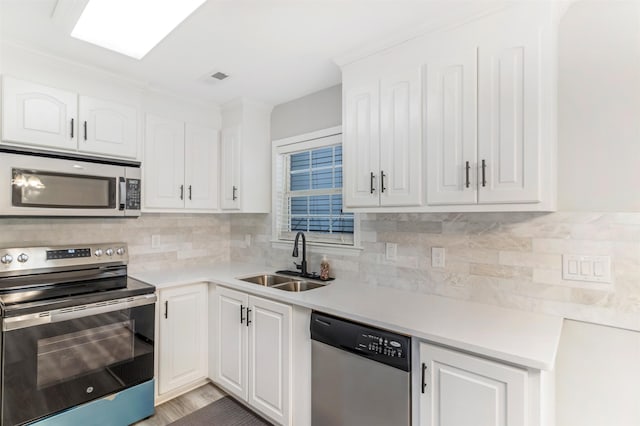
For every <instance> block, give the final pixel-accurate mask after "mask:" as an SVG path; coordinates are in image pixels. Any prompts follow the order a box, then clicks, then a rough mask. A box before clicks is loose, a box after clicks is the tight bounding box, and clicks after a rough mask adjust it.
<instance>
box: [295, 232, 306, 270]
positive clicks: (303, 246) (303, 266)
mask: <svg viewBox="0 0 640 426" xmlns="http://www.w3.org/2000/svg"><path fill="white" fill-rule="evenodd" d="M301 236H302V262H301V263H300V264H299V265H298V264H297V263H295V262H293V264H294V265H296V268H298V269H300V276H303V277H306V276H307V275H308V272H307V239H306V238H305V236H304V232H302V231H300V232H298V233H297V234H296V239H295V241H294V242H293V253H292V254H291V256H293V257H298V239H299V238H300V237H301Z"/></svg>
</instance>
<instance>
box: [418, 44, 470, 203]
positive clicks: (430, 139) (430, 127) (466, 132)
mask: <svg viewBox="0 0 640 426" xmlns="http://www.w3.org/2000/svg"><path fill="white" fill-rule="evenodd" d="M476 62H477V49H476V47H475V46H469V47H457V46H450V49H447V50H445V51H442V53H436V54H434V55H432V57H431V58H429V60H428V63H427V64H426V65H425V70H426V82H427V87H426V90H425V97H426V99H425V101H426V102H425V103H426V108H427V125H426V134H427V138H426V139H427V140H426V146H427V203H428V204H431V205H438V204H475V203H476V202H477V196H478V191H477V182H476V173H475V170H476V158H477V152H476V146H477V130H476V114H477V95H476V93H477V64H476Z"/></svg>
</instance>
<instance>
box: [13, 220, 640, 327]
mask: <svg viewBox="0 0 640 426" xmlns="http://www.w3.org/2000/svg"><path fill="white" fill-rule="evenodd" d="M360 217H361V246H362V250H361V251H360V252H359V253H357V254H355V255H341V256H337V255H333V254H330V255H329V256H328V258H329V261H330V264H331V268H332V274H333V275H335V276H338V277H340V278H344V279H347V280H349V279H353V280H356V279H357V280H358V281H364V282H366V283H367V284H368V285H369V286H371V288H372V289H375V288H376V287H394V288H399V289H403V290H407V291H413V292H420V293H429V294H437V295H441V296H445V297H452V298H457V299H465V300H473V301H478V302H482V303H489V304H494V305H500V306H505V307H511V308H517V309H523V310H528V311H536V312H543V313H550V314H556V315H562V316H565V317H567V318H572V319H577V320H583V321H590V322H595V323H601V324H607V325H613V326H617V327H623V328H630V329H634V330H640V213H570V212H557V213H550V214H544V213H464V214H459V213H449V214H439V213H431V214H428V213H425V214H362V215H360ZM247 235H249V236H250V237H249V239H248V240H247V238H246V236H247ZM152 236H157V237H156V240H157V241H156V242H157V243H158V246H157V247H152V244H151V240H152ZM105 241H114V242H115V241H125V242H127V243H128V245H129V254H130V264H129V268H130V271H131V272H139V271H147V270H153V269H164V268H179V267H185V266H187V267H188V266H192V265H197V264H201V263H203V262H206V263H210V262H223V261H228V260H234V261H249V262H252V263H258V264H264V265H265V266H266V267H268V269H282V268H287V269H292V268H293V264H292V263H291V262H293V260H294V259H293V258H292V257H291V249H290V248H273V247H272V245H271V216H270V215H265V214H235V215H227V214H221V215H192V214H143V215H142V216H141V217H140V218H138V219H99V218H95V219H94V218H86V219H81V218H74V219H62V218H48V219H38V218H11V219H0V247H9V246H21V245H25V246H28V245H38V244H73V243H87V242H105ZM385 243H396V244H397V257H396V259H395V260H386V257H385ZM432 247H443V248H444V249H445V252H446V254H445V267H444V268H434V267H432V266H431V248H432ZM322 254H323V252H322V251H321V250H319V249H316V248H310V249H309V269H310V270H313V271H319V268H320V260H321V258H322ZM563 254H576V255H591V256H593V255H595V256H609V257H610V258H611V272H612V281H613V282H612V283H611V284H602V283H589V282H578V281H567V280H563V279H562V255H563Z"/></svg>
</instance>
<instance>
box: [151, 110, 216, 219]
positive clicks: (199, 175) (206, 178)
mask: <svg viewBox="0 0 640 426" xmlns="http://www.w3.org/2000/svg"><path fill="white" fill-rule="evenodd" d="M219 152H220V144H219V140H218V131H217V130H216V129H211V128H206V127H202V126H198V125H194V124H191V123H186V124H185V123H183V122H181V121H176V120H171V119H166V118H161V117H157V116H154V115H151V114H147V116H146V124H145V157H144V164H143V166H144V175H145V178H144V180H143V182H144V185H145V187H144V191H143V193H144V200H145V205H144V206H145V209H149V210H150V211H154V210H160V211H167V210H181V211H196V212H197V211H214V210H216V209H217V208H218V185H219V176H218V170H219V169H218V164H219V155H220V154H219Z"/></svg>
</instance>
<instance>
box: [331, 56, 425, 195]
mask: <svg viewBox="0 0 640 426" xmlns="http://www.w3.org/2000/svg"><path fill="white" fill-rule="evenodd" d="M360 68H361V67H356V69H353V70H350V69H348V68H347V69H345V70H344V83H343V88H344V89H343V93H344V109H345V111H344V123H345V127H344V140H343V146H344V153H345V168H344V184H345V191H344V200H345V206H346V207H348V208H353V207H377V206H411V205H415V206H417V205H420V203H421V170H422V168H421V135H420V132H421V121H420V120H421V111H422V109H421V99H420V80H421V78H420V68H419V67H418V66H408V67H407V68H405V69H401V70H391V71H390V72H380V73H379V74H376V75H375V76H374V77H372V76H370V75H366V76H363V75H362V74H363V72H362V70H361V69H360ZM374 68H375V67H374ZM365 73H368V72H365Z"/></svg>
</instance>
